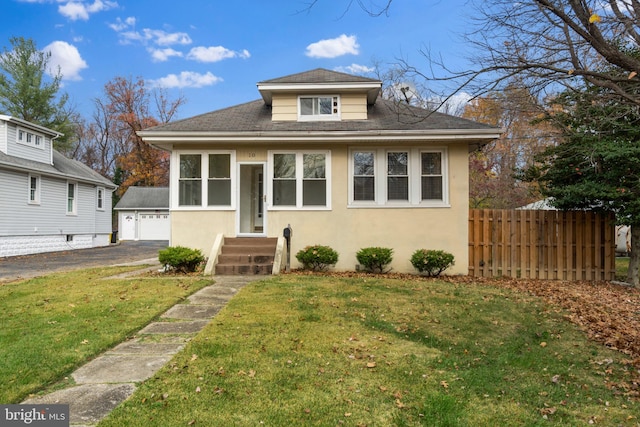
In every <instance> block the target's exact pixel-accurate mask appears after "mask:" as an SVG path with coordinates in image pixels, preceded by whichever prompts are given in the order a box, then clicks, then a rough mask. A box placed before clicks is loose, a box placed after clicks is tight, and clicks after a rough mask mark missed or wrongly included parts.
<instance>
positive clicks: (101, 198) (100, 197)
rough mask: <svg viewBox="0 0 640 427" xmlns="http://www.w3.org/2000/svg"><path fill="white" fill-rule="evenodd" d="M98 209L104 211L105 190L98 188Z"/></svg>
mask: <svg viewBox="0 0 640 427" xmlns="http://www.w3.org/2000/svg"><path fill="white" fill-rule="evenodd" d="M96 209H98V210H99V211H103V210H104V188H102V187H98V188H97V190H96Z"/></svg>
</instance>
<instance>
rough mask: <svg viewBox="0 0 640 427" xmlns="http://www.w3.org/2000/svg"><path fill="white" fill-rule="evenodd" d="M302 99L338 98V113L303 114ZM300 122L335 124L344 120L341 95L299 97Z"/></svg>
mask: <svg viewBox="0 0 640 427" xmlns="http://www.w3.org/2000/svg"><path fill="white" fill-rule="evenodd" d="M302 98H331V99H332V100H333V98H337V100H338V105H337V109H338V111H337V112H336V113H332V114H311V115H308V114H305V115H303V114H302V105H301V104H300V102H301V99H302ZM297 107H298V121H299V122H332V121H333V122H335V121H340V120H342V100H341V99H340V95H336V94H334V95H328V94H313V95H299V96H298V104H297Z"/></svg>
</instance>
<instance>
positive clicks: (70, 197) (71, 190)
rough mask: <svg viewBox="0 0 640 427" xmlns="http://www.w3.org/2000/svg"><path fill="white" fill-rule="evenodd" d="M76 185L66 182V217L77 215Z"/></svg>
mask: <svg viewBox="0 0 640 427" xmlns="http://www.w3.org/2000/svg"><path fill="white" fill-rule="evenodd" d="M77 198H78V185H77V184H76V183H74V182H67V215H75V214H76V213H77V204H78V202H77Z"/></svg>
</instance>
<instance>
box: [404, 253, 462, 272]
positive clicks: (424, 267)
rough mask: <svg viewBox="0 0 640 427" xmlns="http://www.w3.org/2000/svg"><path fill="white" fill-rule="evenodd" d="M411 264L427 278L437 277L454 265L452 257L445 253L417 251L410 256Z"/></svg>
mask: <svg viewBox="0 0 640 427" xmlns="http://www.w3.org/2000/svg"><path fill="white" fill-rule="evenodd" d="M411 264H412V265H413V266H414V267H415V269H416V270H418V271H419V272H420V273H427V276H439V275H440V273H442V272H443V271H445V270H446V269H447V268H449V267H451V266H452V265H453V264H454V261H453V255H452V254H450V253H448V252H445V251H436V250H429V249H418V250H417V251H415V252H414V253H413V255H411Z"/></svg>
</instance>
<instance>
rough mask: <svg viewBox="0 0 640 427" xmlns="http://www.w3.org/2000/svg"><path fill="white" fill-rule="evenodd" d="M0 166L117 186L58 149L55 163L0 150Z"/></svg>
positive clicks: (54, 156)
mask: <svg viewBox="0 0 640 427" xmlns="http://www.w3.org/2000/svg"><path fill="white" fill-rule="evenodd" d="M0 166H4V167H7V168H11V169H18V170H23V171H26V172H33V173H38V174H42V175H50V176H57V177H60V178H64V179H72V180H77V181H83V182H89V183H92V184H96V185H101V186H104V187H107V188H111V189H115V188H116V185H115V184H114V183H113V182H111V181H109V180H108V179H107V178H105V177H103V176H102V175H100V174H99V173H97V172H96V171H94V170H93V169H91V168H89V167H88V166H86V165H84V164H83V163H80V162H79V161H77V160H72V159H69V158H67V157H65V156H63V155H62V154H60V153H59V152H57V151H56V150H53V165H50V164H48V163H42V162H36V161H33V160H27V159H23V158H20V157H16V156H10V155H7V154H5V153H3V152H1V151H0Z"/></svg>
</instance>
